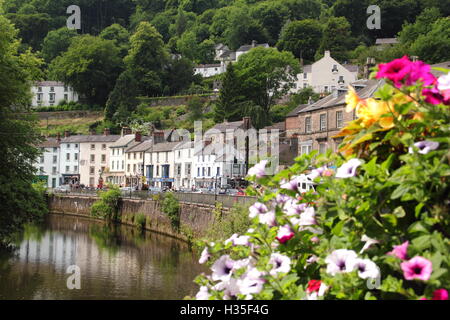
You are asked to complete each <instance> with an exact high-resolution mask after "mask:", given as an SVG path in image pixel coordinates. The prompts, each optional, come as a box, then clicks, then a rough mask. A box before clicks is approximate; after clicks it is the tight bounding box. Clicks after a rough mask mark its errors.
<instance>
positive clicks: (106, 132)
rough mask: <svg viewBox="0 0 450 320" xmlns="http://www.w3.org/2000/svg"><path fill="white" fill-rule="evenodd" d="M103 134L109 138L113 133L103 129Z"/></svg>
mask: <svg viewBox="0 0 450 320" xmlns="http://www.w3.org/2000/svg"><path fill="white" fill-rule="evenodd" d="M103 134H104V135H105V136H109V135H110V134H111V131H110V130H109V128H105V129H103Z"/></svg>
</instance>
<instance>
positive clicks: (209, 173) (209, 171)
mask: <svg viewBox="0 0 450 320" xmlns="http://www.w3.org/2000/svg"><path fill="white" fill-rule="evenodd" d="M210 176H211V167H208V177H210Z"/></svg>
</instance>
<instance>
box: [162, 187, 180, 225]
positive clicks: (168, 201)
mask: <svg viewBox="0 0 450 320" xmlns="http://www.w3.org/2000/svg"><path fill="white" fill-rule="evenodd" d="M161 210H162V212H164V213H165V214H167V216H168V217H169V219H170V223H171V224H172V227H173V228H174V229H175V230H178V229H179V228H180V203H179V201H178V199H177V198H175V196H174V195H173V193H171V192H168V193H165V194H164V198H163V200H162V204H161Z"/></svg>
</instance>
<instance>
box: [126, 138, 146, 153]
mask: <svg viewBox="0 0 450 320" xmlns="http://www.w3.org/2000/svg"><path fill="white" fill-rule="evenodd" d="M146 138H147V139H145V140H144V141H142V142H135V143H133V144H132V145H131V146H130V147H129V148H128V149H127V150H125V153H127V152H145V151H147V150H149V149H150V148H151V147H152V145H153V139H151V138H150V137H146Z"/></svg>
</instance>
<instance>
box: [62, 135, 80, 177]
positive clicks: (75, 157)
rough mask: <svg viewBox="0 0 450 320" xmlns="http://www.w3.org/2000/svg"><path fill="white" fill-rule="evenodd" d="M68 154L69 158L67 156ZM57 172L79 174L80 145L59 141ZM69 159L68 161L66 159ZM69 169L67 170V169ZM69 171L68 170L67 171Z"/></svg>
mask: <svg viewBox="0 0 450 320" xmlns="http://www.w3.org/2000/svg"><path fill="white" fill-rule="evenodd" d="M67 154H69V156H67ZM60 157H61V159H60V162H59V171H60V173H61V176H62V175H63V174H71V175H77V174H79V173H80V144H79V143H74V142H64V139H63V141H61V144H60ZM67 157H69V159H67ZM67 167H69V168H67ZM67 169H69V170H67Z"/></svg>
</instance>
